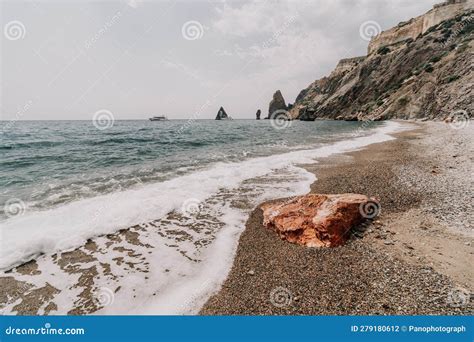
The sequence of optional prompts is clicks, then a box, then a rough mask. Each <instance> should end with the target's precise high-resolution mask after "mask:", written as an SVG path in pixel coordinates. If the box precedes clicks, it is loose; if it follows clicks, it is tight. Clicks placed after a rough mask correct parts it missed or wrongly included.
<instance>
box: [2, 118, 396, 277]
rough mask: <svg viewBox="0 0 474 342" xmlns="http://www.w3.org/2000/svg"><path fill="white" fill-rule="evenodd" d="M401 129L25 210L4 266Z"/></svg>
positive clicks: (13, 224)
mask: <svg viewBox="0 0 474 342" xmlns="http://www.w3.org/2000/svg"><path fill="white" fill-rule="evenodd" d="M400 128H401V125H400V124H398V123H394V122H391V123H387V124H386V125H385V126H382V127H380V128H377V129H375V130H374V131H373V133H372V134H371V135H368V136H363V137H358V138H353V139H348V140H343V141H339V142H336V143H332V144H327V145H324V146H321V147H318V148H315V149H310V150H298V151H291V152H286V153H282V154H277V155H271V156H267V157H257V158H250V159H247V160H244V161H240V162H222V161H220V162H217V163H213V164H211V165H209V166H208V167H207V168H206V169H204V170H200V171H195V172H192V173H191V174H186V175H182V176H178V177H175V178H172V179H169V180H166V181H162V182H157V183H152V184H144V185H142V186H138V187H136V188H133V189H128V190H124V191H117V192H113V193H109V194H103V195H99V196H96V197H92V198H86V199H81V200H78V201H74V202H71V203H67V204H65V205H62V206H59V207H55V208H52V209H48V210H26V212H25V213H24V215H22V216H18V217H12V218H9V219H7V220H5V221H4V222H3V223H2V225H1V227H0V229H1V230H0V234H1V235H2V236H3V242H4V244H3V245H4V247H5V248H2V250H0V268H1V269H8V268H9V267H11V266H12V265H16V264H19V263H22V262H25V261H27V260H29V259H30V258H31V257H32V256H34V255H38V254H39V253H54V252H57V251H61V250H67V249H70V248H74V247H77V246H80V245H82V244H83V243H84V242H85V241H86V240H87V239H90V238H92V237H94V236H97V235H101V234H109V233H113V232H116V231H118V230H119V229H122V228H127V227H131V226H133V225H135V224H138V223H144V222H149V221H152V220H155V219H157V218H160V217H163V216H164V215H165V214H167V213H169V212H171V211H172V210H176V209H179V208H180V207H181V206H182V204H183V202H184V201H185V200H187V199H189V198H194V199H197V200H198V201H204V200H206V198H208V197H210V196H212V195H213V194H215V193H216V192H217V191H219V190H220V189H223V188H225V189H233V188H236V187H238V186H239V184H241V183H242V182H243V181H245V180H247V179H251V178H255V177H260V176H264V175H266V174H268V173H269V172H271V171H272V170H275V169H283V168H286V167H289V166H294V165H298V164H305V163H311V162H314V160H315V159H318V158H322V157H327V156H329V155H332V154H335V153H344V152H347V151H352V150H354V149H358V148H361V147H364V146H367V145H369V144H372V143H377V142H382V141H386V140H390V139H393V138H392V137H391V136H390V135H389V133H392V132H395V131H397V130H399V129H400Z"/></svg>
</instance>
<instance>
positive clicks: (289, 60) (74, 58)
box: [0, 0, 440, 120]
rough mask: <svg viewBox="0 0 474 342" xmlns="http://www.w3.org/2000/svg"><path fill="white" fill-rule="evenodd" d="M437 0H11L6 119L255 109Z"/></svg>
mask: <svg viewBox="0 0 474 342" xmlns="http://www.w3.org/2000/svg"><path fill="white" fill-rule="evenodd" d="M437 2H440V1H439V0H417V1H412V0H312V1H296V0H292V1H270V0H269V1H255V2H249V1H190V0H189V1H159V0H153V1H141V0H128V1H111V0H109V1H98V2H91V1H77V0H76V1H71V0H64V1H50V0H48V1H28V2H21V1H17V0H15V1H8V0H7V1H3V2H2V3H1V25H2V31H3V32H2V33H3V34H2V37H1V77H0V79H1V102H0V110H1V119H3V120H11V119H14V120H39V119H54V120H55V119H83V120H89V119H90V118H91V117H92V116H93V115H94V113H95V112H97V111H99V110H103V109H105V110H108V111H110V112H112V113H113V115H114V117H115V119H117V120H120V119H145V118H147V117H149V116H151V115H159V114H165V115H168V117H169V118H172V119H178V118H181V119H186V118H190V117H197V118H201V119H208V118H214V116H215V114H216V112H217V110H218V108H219V107H220V106H221V105H222V106H224V108H225V109H226V110H227V112H228V113H229V114H230V115H232V116H233V117H234V118H254V117H255V112H256V110H257V109H259V108H260V109H262V111H263V113H266V112H267V111H268V103H269V101H270V99H271V96H272V94H273V92H274V91H275V90H276V89H280V90H281V91H282V93H283V95H284V97H285V100H286V101H287V102H293V101H294V99H295V97H296V96H297V95H298V92H299V91H300V90H301V89H303V88H305V87H306V86H307V85H308V84H309V83H311V82H312V81H313V80H315V79H317V78H320V77H322V76H325V75H327V74H329V73H330V71H331V70H332V69H333V68H334V67H335V65H336V64H337V62H338V60H339V59H341V58H346V57H354V56H359V55H364V54H365V52H366V48H367V43H368V42H367V39H370V35H371V34H373V32H374V29H375V31H376V30H377V29H378V27H380V28H381V29H382V30H384V29H387V28H390V27H392V26H394V25H396V24H397V23H398V22H400V21H404V20H408V19H409V18H412V17H414V16H417V15H420V14H422V13H424V12H426V11H427V10H429V9H430V8H431V7H432V6H433V4H434V3H437ZM361 25H362V28H363V30H362V32H361ZM368 35H369V36H368Z"/></svg>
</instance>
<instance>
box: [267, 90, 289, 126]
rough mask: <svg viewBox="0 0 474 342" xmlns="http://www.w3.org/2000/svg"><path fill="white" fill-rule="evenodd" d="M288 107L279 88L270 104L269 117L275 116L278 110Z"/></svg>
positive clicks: (284, 109) (285, 109)
mask: <svg viewBox="0 0 474 342" xmlns="http://www.w3.org/2000/svg"><path fill="white" fill-rule="evenodd" d="M287 110H288V107H287V106H286V102H285V99H284V98H283V95H282V94H281V91H280V90H277V91H276V92H275V94H273V99H272V100H271V101H270V104H269V106H268V118H269V119H271V118H273V116H274V114H275V112H276V111H287Z"/></svg>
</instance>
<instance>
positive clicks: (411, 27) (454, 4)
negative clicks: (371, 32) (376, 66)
mask: <svg viewBox="0 0 474 342" xmlns="http://www.w3.org/2000/svg"><path fill="white" fill-rule="evenodd" d="M472 9H474V1H473V0H449V1H447V2H445V3H442V4H439V5H436V6H434V8H433V9H432V10H430V11H428V12H427V13H425V14H424V15H420V16H419V17H416V18H413V19H411V20H409V21H406V22H402V23H400V24H398V25H397V26H396V27H394V28H392V29H390V30H387V31H384V32H382V33H380V34H379V35H378V36H376V37H374V39H372V40H371V41H370V43H369V47H368V54H369V55H370V54H371V53H373V52H376V51H377V50H378V49H380V48H381V47H383V46H386V45H392V44H396V43H398V42H402V41H404V40H406V39H416V38H417V37H418V36H419V35H420V34H424V33H425V32H426V31H427V30H428V29H429V28H430V27H433V26H435V25H438V24H439V23H441V22H442V21H444V20H447V19H450V18H453V17H456V16H458V15H459V14H461V13H463V12H465V11H469V10H472Z"/></svg>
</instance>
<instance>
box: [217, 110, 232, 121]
mask: <svg viewBox="0 0 474 342" xmlns="http://www.w3.org/2000/svg"><path fill="white" fill-rule="evenodd" d="M229 118H230V117H229V116H228V115H227V113H226V112H225V110H224V108H223V107H221V108H219V111H218V112H217V115H216V120H226V119H229Z"/></svg>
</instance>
